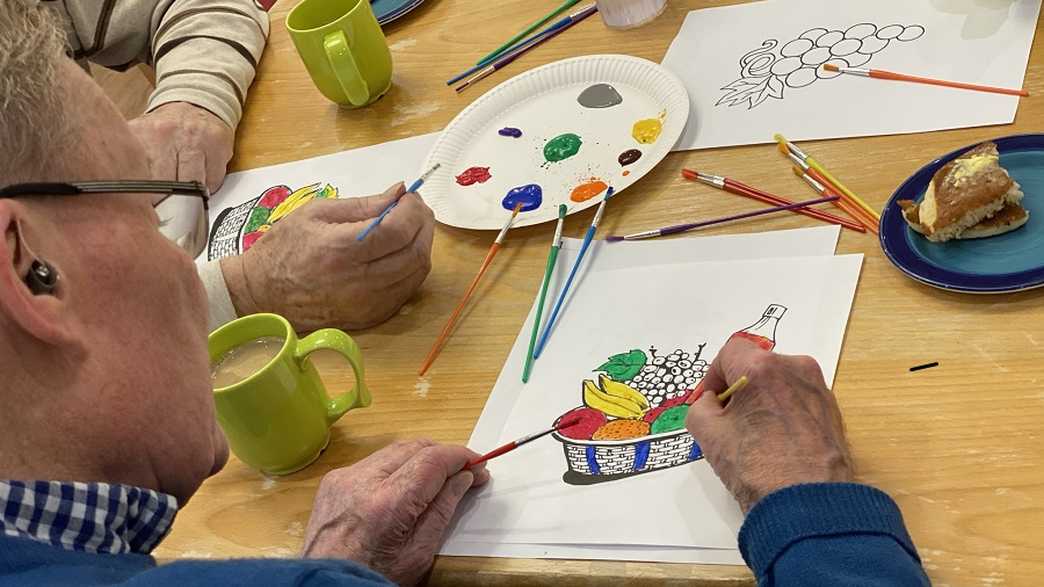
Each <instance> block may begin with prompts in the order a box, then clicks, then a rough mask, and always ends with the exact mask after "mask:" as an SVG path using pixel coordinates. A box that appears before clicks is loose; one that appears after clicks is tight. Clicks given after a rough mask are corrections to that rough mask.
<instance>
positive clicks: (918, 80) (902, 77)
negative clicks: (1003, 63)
mask: <svg viewBox="0 0 1044 587" xmlns="http://www.w3.org/2000/svg"><path fill="white" fill-rule="evenodd" d="M823 69H825V70H827V71H832V72H835V73H845V74H848V75H857V76H861V77H872V78H874V79H887V80H893V81H900V82H913V83H915V84H928V85H930V86H943V87H946V88H957V89H961V90H972V91H975V92H988V93H991V94H1005V95H1008V96H1022V97H1023V98H1026V97H1028V96H1029V92H1027V91H1026V90H1023V89H1011V88H998V87H995V86H982V85H979V84H966V83H964V82H952V81H948V80H944V79H933V78H930V77H919V76H916V75H908V74H905V73H896V72H894V71H888V70H885V69H869V68H866V67H838V66H836V65H834V64H833V63H824V64H823Z"/></svg>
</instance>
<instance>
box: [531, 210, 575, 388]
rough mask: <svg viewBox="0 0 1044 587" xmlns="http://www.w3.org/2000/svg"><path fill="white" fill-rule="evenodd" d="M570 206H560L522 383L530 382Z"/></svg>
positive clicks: (541, 286)
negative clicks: (541, 325) (542, 321)
mask: <svg viewBox="0 0 1044 587" xmlns="http://www.w3.org/2000/svg"><path fill="white" fill-rule="evenodd" d="M567 211H568V208H566V205H565V204H559V206H558V226H556V227H555V238H554V239H552V241H551V250H550V251H548V253H547V267H546V268H545V269H544V281H543V282H542V283H541V284H540V299H539V300H538V301H537V311H536V317H535V318H533V334H532V335H531V336H530V337H529V350H527V351H526V364H525V366H523V368H522V383H528V382H529V373H530V372H531V371H532V370H533V348H534V347H536V341H537V335H538V334H539V333H540V317H541V316H543V315H544V301H545V300H546V298H547V288H548V286H549V285H550V284H551V274H552V273H554V272H555V263H556V262H557V261H558V251H559V250H560V249H561V248H562V227H563V226H564V225H565V217H566V212H567Z"/></svg>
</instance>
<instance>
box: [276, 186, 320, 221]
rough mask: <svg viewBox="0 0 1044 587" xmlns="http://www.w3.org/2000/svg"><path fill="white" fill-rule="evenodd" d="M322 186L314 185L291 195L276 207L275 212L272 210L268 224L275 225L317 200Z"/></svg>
mask: <svg viewBox="0 0 1044 587" xmlns="http://www.w3.org/2000/svg"><path fill="white" fill-rule="evenodd" d="M320 185H321V184H318V183H313V184H312V185H309V186H305V187H303V188H301V189H299V190H297V191H295V192H294V193H292V194H290V195H289V196H288V197H287V198H286V199H285V200H283V201H282V203H280V204H279V205H278V206H276V208H275V210H272V213H271V214H270V215H269V216H268V223H269V224H274V223H275V222H277V221H278V220H279V219H281V218H283V217H284V216H286V215H288V214H290V213H291V212H293V211H294V210H297V209H298V208H300V207H301V206H304V205H305V204H307V203H308V202H311V201H312V199H313V198H315V194H316V192H318V191H319V186H320Z"/></svg>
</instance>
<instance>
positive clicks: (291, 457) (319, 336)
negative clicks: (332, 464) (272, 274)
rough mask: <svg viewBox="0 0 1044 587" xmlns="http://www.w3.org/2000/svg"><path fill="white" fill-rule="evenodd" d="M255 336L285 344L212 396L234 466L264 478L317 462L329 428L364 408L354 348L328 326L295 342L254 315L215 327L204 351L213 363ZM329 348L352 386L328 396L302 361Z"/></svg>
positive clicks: (276, 319)
mask: <svg viewBox="0 0 1044 587" xmlns="http://www.w3.org/2000/svg"><path fill="white" fill-rule="evenodd" d="M262 337H279V338H282V339H284V343H283V347H282V348H281V349H280V350H279V353H278V354H277V355H276V356H275V358H273V359H272V360H271V361H269V362H268V364H266V365H265V366H264V367H262V368H261V369H260V370H259V371H257V372H255V373H254V374H253V375H251V376H250V377H247V378H246V379H243V380H242V381H240V382H239V383H236V384H234V385H230V386H228V387H221V388H217V389H215V390H214V404H215V405H216V407H217V418H218V423H220V424H221V428H222V429H223V430H224V431H225V436H226V437H227V438H228V444H229V446H230V447H231V448H232V452H234V453H235V455H236V456H237V457H239V460H241V461H243V462H244V463H246V464H247V465H249V466H251V467H254V468H256V469H260V470H261V471H262V472H264V473H267V474H271V475H286V474H288V473H293V472H294V471H297V470H300V469H303V468H304V467H306V466H308V465H309V464H311V463H312V461H314V460H315V459H317V458H318V457H319V454H320V453H321V452H322V451H323V449H324V448H326V444H327V442H329V439H330V426H332V425H333V423H334V422H336V421H337V420H338V418H340V417H341V416H343V415H344V414H345V413H347V412H348V411H349V410H352V409H355V408H364V407H366V406H368V405H370V401H371V400H370V391H369V389H367V388H366V383H365V381H364V375H365V374H364V371H363V362H362V355H361V354H360V352H359V346H358V345H357V344H356V343H355V341H354V340H352V339H351V337H349V336H348V335H347V334H345V333H343V332H341V331H340V330H336V329H333V328H327V329H324V330H318V331H316V332H314V333H312V334H310V335H308V336H306V337H304V338H302V339H300V340H299V339H298V338H297V333H295V332H294V329H293V328H292V327H291V326H290V323H289V322H287V320H286V319H285V318H283V317H282V316H277V315H275V314H254V315H252V316H246V317H243V318H240V319H238V320H234V321H232V322H229V323H228V324H226V325H224V326H222V327H221V328H218V329H217V330H215V331H214V332H212V333H211V334H210V337H209V338H208V346H209V350H210V361H211V363H213V362H214V361H215V360H217V359H218V358H220V357H222V356H224V355H225V353H226V352H228V351H230V350H232V349H234V348H236V347H238V346H240V345H243V344H244V343H247V342H250V341H253V340H256V339H258V338H262ZM319 349H330V350H333V351H336V352H338V353H340V354H341V355H343V356H344V358H346V359H348V363H349V364H351V366H352V370H353V371H354V372H355V387H354V388H352V389H351V390H349V391H347V392H345V393H342V394H340V395H338V396H337V397H334V398H330V397H328V396H327V394H326V388H325V387H324V386H323V382H322V380H321V379H320V378H319V373H318V372H317V371H316V369H315V366H314V365H312V362H311V361H310V360H309V359H308V356H309V355H310V354H311V353H313V352H315V351H317V350H319Z"/></svg>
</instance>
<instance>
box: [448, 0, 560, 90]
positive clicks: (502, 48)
mask: <svg viewBox="0 0 1044 587" xmlns="http://www.w3.org/2000/svg"><path fill="white" fill-rule="evenodd" d="M579 2H580V0H565V2H563V3H562V4H560V5H559V6H558V8H555V9H554V10H552V11H551V12H548V13H547V14H545V15H544V16H542V17H540V19H539V20H537V21H535V22H533V23H532V24H530V25H529V26H527V27H526V28H524V29H523V30H522V31H521V32H519V33H518V34H517V35H515V36H514V37H511V38H510V39H508V40H507V41H506V42H505V43H504V44H503V45H501V46H499V47H497V48H496V49H494V50H492V51H490V52H489V53H487V54H486V56H485V57H483V58H482V59H479V60H478V62H477V63H476V64H475V65H477V66H479V67H482V66H483V65H486V64H488V63H489V62H491V61H493V60H494V59H496V58H497V57H499V56H500V55H502V54H504V53H505V52H506V51H508V50H510V49H512V48H513V47H514V45H515V43H517V42H519V41H520V40H522V39H524V38H525V37H527V36H529V33H532V32H533V31H535V30H537V29H538V28H540V27H542V26H544V24H545V23H547V21H549V20H551V19H552V18H554V17H556V16H558V15H559V14H562V13H563V12H565V11H566V10H569V9H570V8H572V7H573V6H576V5H577V4H578V3H579ZM451 83H452V82H451Z"/></svg>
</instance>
